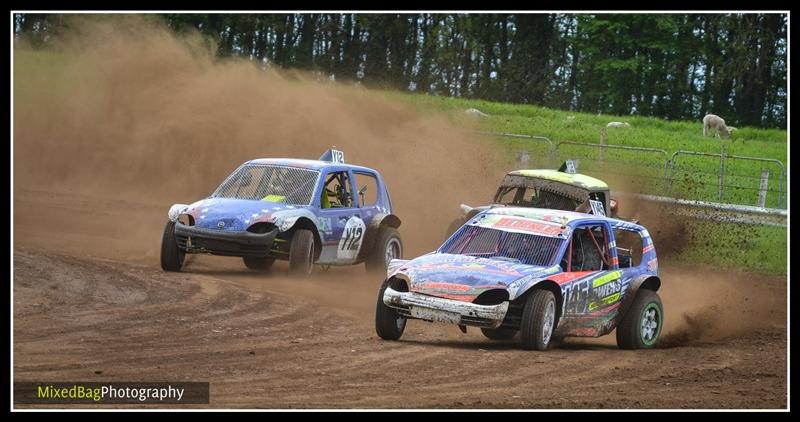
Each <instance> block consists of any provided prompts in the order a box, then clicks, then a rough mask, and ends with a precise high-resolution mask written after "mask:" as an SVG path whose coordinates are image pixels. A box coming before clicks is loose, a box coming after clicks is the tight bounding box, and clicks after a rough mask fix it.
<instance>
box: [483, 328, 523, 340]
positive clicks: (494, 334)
mask: <svg viewBox="0 0 800 422" xmlns="http://www.w3.org/2000/svg"><path fill="white" fill-rule="evenodd" d="M481 332H482V333H483V335H485V336H486V338H489V339H492V340H511V339H512V338H514V336H515V335H516V334H517V330H515V329H513V328H506V327H502V328H481Z"/></svg>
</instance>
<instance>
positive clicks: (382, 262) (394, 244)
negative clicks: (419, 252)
mask: <svg viewBox="0 0 800 422" xmlns="http://www.w3.org/2000/svg"><path fill="white" fill-rule="evenodd" d="M401 258H403V241H402V240H400V234H399V233H398V232H397V229H395V228H394V227H389V226H383V227H381V228H380V231H378V236H377V237H376V238H375V245H374V246H373V250H372V253H371V254H370V256H369V258H367V261H366V262H365V263H364V265H365V266H366V267H367V271H370V272H375V273H385V272H386V268H387V267H388V266H389V261H391V260H393V259H401Z"/></svg>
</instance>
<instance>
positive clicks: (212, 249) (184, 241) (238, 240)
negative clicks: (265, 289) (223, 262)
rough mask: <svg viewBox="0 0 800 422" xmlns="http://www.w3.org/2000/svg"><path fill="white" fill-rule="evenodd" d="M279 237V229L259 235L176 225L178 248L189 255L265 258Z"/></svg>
mask: <svg viewBox="0 0 800 422" xmlns="http://www.w3.org/2000/svg"><path fill="white" fill-rule="evenodd" d="M277 235H278V229H277V228H275V229H273V230H272V231H270V232H267V233H263V234H259V233H250V232H239V231H237V232H226V231H221V230H213V229H201V228H198V227H195V226H187V225H184V224H180V223H179V224H175V240H176V241H177V243H178V248H180V249H181V250H183V251H186V252H187V253H210V254H212V255H223V256H242V257H245V256H246V257H256V258H263V257H266V256H268V255H269V252H270V249H272V247H273V244H274V243H275V237H276V236H277Z"/></svg>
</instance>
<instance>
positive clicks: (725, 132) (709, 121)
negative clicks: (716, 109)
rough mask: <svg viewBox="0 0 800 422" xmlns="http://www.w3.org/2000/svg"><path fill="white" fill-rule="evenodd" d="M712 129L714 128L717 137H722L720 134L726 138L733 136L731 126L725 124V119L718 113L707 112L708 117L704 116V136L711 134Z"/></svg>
mask: <svg viewBox="0 0 800 422" xmlns="http://www.w3.org/2000/svg"><path fill="white" fill-rule="evenodd" d="M711 129H713V130H714V132H715V136H716V137H717V138H719V137H720V134H721V135H722V136H723V137H725V138H730V137H731V131H730V128H728V126H726V125H725V120H723V119H722V117H719V116H717V115H716V114H706V117H703V136H709V134H710V133H711ZM734 130H735V129H734Z"/></svg>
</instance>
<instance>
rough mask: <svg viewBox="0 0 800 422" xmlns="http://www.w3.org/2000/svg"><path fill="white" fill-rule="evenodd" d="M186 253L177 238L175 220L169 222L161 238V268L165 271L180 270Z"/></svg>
mask: <svg viewBox="0 0 800 422" xmlns="http://www.w3.org/2000/svg"><path fill="white" fill-rule="evenodd" d="M185 254H186V253H185V252H184V251H182V250H181V249H180V248H179V247H178V242H177V241H176V240H175V222H174V221H169V222H167V225H166V226H164V236H163V237H162V238H161V268H162V269H163V270H164V271H180V270H181V267H182V266H183V258H184V256H185Z"/></svg>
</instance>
